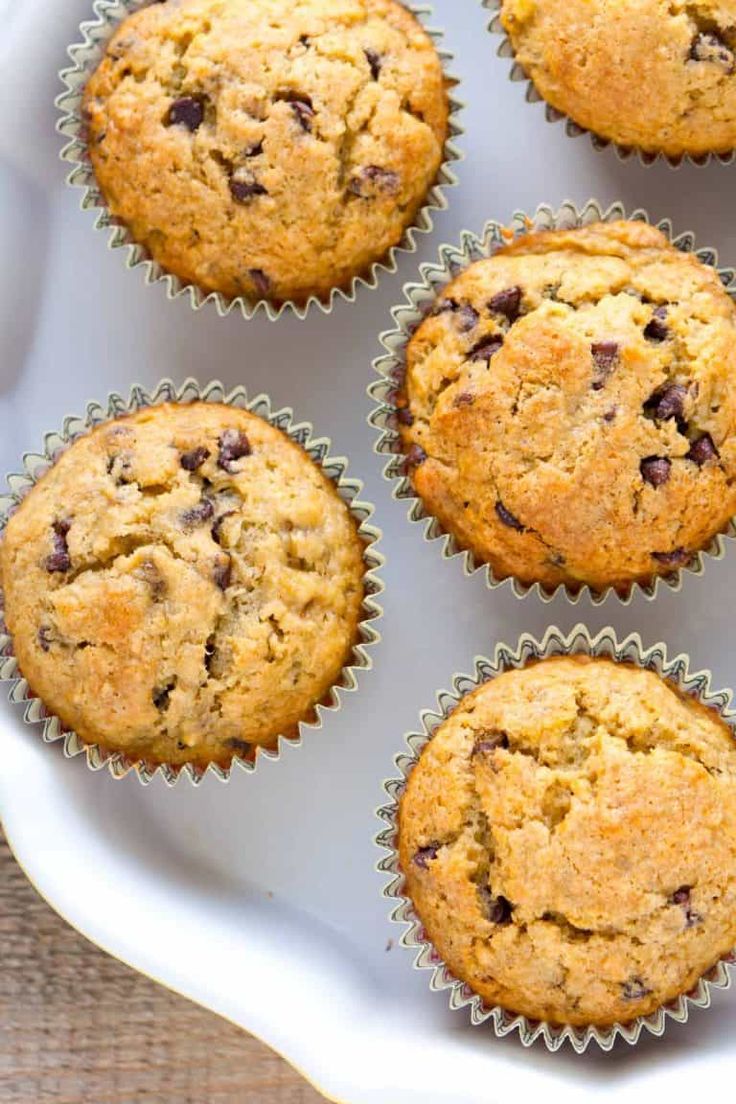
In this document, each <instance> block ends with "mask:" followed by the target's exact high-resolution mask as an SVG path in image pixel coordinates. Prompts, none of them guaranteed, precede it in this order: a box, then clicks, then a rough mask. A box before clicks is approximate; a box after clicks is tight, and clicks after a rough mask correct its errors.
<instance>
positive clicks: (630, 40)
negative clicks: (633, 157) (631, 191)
mask: <svg viewBox="0 0 736 1104" xmlns="http://www.w3.org/2000/svg"><path fill="white" fill-rule="evenodd" d="M501 19H502V22H503V25H504V27H505V28H506V31H507V32H508V34H509V37H510V39H511V42H512V44H513V47H514V51H515V55H516V60H517V61H518V62H519V64H520V65H521V67H522V68H523V69H524V71H525V72H526V74H527V76H529V77H530V78H531V79H532V80H533V81H534V84H535V86H536V88H537V90H538V91H539V93H540V94H541V95H542V96H543V97H544V99H545V100H547V102H548V103H550V104H551V105H552V106H553V107H555V108H556V109H557V110H558V111H561V112H563V113H564V114H565V115H568V116H569V117H570V118H571V119H573V120H574V121H575V122H576V123H578V124H579V125H580V126H582V127H586V128H587V129H588V130H591V131H593V132H594V133H596V134H598V135H600V136H601V137H602V138H608V139H612V140H613V141H614V142H618V143H619V144H620V145H622V146H634V147H637V148H638V149H640V150H643V151H647V152H650V153H663V154H666V155H667V156H669V157H672V158H679V157H681V156H682V155H683V154H691V155H693V156H700V155H703V154H707V153H728V152H730V151H731V150H732V149H733V148H734V147H736V53H735V51H736V5H734V3H733V0H726V2H725V3H714V2H713V0H696V2H695V3H690V2H684V0H674V2H673V3H669V4H663V3H661V2H660V0H501Z"/></svg>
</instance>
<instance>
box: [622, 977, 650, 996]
mask: <svg viewBox="0 0 736 1104" xmlns="http://www.w3.org/2000/svg"><path fill="white" fill-rule="evenodd" d="M621 990H622V993H623V998H624V1000H642V999H643V998H644V997H648V996H649V994H650V993H651V992H652V990H651V989H648V988H647V986H646V985H645V984H644V982H643V981H642V980H641V978H640V977H633V978H629V980H628V981H622V982H621Z"/></svg>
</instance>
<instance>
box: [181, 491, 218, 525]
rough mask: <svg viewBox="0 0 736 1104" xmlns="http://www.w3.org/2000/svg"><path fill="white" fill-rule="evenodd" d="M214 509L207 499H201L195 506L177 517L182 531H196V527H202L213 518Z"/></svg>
mask: <svg viewBox="0 0 736 1104" xmlns="http://www.w3.org/2000/svg"><path fill="white" fill-rule="evenodd" d="M214 513H215V508H214V506H213V505H212V502H211V501H210V499H209V498H203V499H202V501H201V502H198V503H197V505H196V506H192V507H191V508H190V509H189V510H184V511H183V513H181V514H180V515H179V521H180V522H181V524H182V526H183V527H184V529H196V528H197V526H198V525H204V523H205V522H206V521H209V520H210V518H211V517H214Z"/></svg>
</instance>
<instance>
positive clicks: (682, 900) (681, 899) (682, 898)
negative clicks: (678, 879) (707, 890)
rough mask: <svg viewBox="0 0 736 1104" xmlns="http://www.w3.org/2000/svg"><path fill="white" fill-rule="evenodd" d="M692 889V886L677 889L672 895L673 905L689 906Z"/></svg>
mask: <svg viewBox="0 0 736 1104" xmlns="http://www.w3.org/2000/svg"><path fill="white" fill-rule="evenodd" d="M691 888H692V887H691V886H686V885H685V886H680V888H679V889H676V890H675V892H674V893H673V894H672V898H671V899H672V904H673V905H689V904H690V890H691Z"/></svg>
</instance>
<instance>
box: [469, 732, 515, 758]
mask: <svg viewBox="0 0 736 1104" xmlns="http://www.w3.org/2000/svg"><path fill="white" fill-rule="evenodd" d="M508 746H509V738H508V736H507V735H506V733H505V732H500V731H498V730H492V731H490V732H484V733H483V735H482V736H481V737H480V738H479V739H477V740H476V741H475V743H474V744H473V750H472V752H471V757H474V756H476V755H487V754H488V753H489V752H491V751H495V750H496V748H507V747H508Z"/></svg>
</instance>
